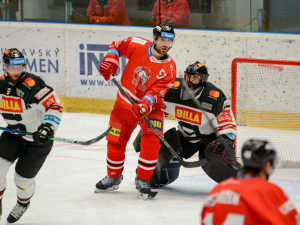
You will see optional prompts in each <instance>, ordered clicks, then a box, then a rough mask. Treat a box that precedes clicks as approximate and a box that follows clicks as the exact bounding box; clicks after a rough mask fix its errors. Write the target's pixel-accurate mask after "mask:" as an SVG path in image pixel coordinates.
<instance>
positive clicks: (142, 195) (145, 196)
mask: <svg viewBox="0 0 300 225" xmlns="http://www.w3.org/2000/svg"><path fill="white" fill-rule="evenodd" d="M157 193H158V192H156V191H150V192H149V193H141V192H139V191H138V194H137V198H138V199H142V200H147V199H153V198H155V196H156V195H157Z"/></svg>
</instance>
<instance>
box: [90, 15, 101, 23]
mask: <svg viewBox="0 0 300 225" xmlns="http://www.w3.org/2000/svg"><path fill="white" fill-rule="evenodd" d="M88 19H89V23H96V24H104V20H103V19H102V18H101V17H100V16H89V17H88Z"/></svg>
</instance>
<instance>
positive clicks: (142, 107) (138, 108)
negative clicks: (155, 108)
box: [131, 98, 152, 120]
mask: <svg viewBox="0 0 300 225" xmlns="http://www.w3.org/2000/svg"><path fill="white" fill-rule="evenodd" d="M131 111H132V113H133V115H134V116H135V118H137V119H138V120H141V119H143V117H142V115H141V113H143V114H144V115H148V114H149V113H150V112H151V111H152V104H151V103H150V101H149V100H147V99H146V98H142V99H141V100H140V101H139V102H138V103H136V104H134V105H133V106H132V108H131Z"/></svg>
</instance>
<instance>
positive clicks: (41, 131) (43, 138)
mask: <svg viewBox="0 0 300 225" xmlns="http://www.w3.org/2000/svg"><path fill="white" fill-rule="evenodd" d="M53 136H54V128H53V126H52V125H51V124H50V123H43V124H42V125H41V126H40V127H39V128H38V130H37V131H36V132H34V133H33V140H34V142H37V143H43V144H46V143H47V142H48V141H50V140H49V138H53Z"/></svg>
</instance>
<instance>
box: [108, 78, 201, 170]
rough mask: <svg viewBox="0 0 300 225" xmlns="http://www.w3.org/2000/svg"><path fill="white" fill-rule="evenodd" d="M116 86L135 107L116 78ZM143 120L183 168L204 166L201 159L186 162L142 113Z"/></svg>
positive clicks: (113, 79)
mask: <svg viewBox="0 0 300 225" xmlns="http://www.w3.org/2000/svg"><path fill="white" fill-rule="evenodd" d="M111 80H112V81H113V82H114V84H115V85H116V86H117V87H118V88H119V90H120V91H121V92H122V94H123V95H124V96H125V97H126V98H127V99H128V100H129V101H130V103H131V104H132V105H133V104H135V102H134V101H133V100H132V99H131V97H130V96H129V95H128V94H127V93H126V92H125V91H124V89H123V87H122V86H121V85H120V84H119V83H118V81H117V80H116V79H115V78H112V79H111ZM141 115H142V117H143V119H144V120H145V121H146V122H147V123H148V125H149V126H150V127H151V128H152V130H153V131H154V132H155V134H156V135H157V136H158V137H159V139H160V140H161V141H162V143H163V144H164V145H165V146H166V147H167V148H168V150H169V151H170V152H171V153H172V155H173V156H174V157H175V158H176V159H177V160H178V162H180V164H181V165H182V166H183V167H187V168H194V167H199V166H203V165H204V164H205V163H206V161H207V159H200V160H199V161H194V162H186V161H184V160H183V159H182V158H181V157H180V156H179V155H178V154H177V153H176V151H175V150H174V149H173V148H172V147H171V145H170V144H169V143H168V142H167V141H166V139H165V138H164V137H163V136H162V135H161V134H160V133H159V132H158V130H157V129H156V128H155V127H154V126H153V125H152V123H151V122H150V121H149V119H148V118H147V117H146V116H145V115H144V114H143V113H141Z"/></svg>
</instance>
